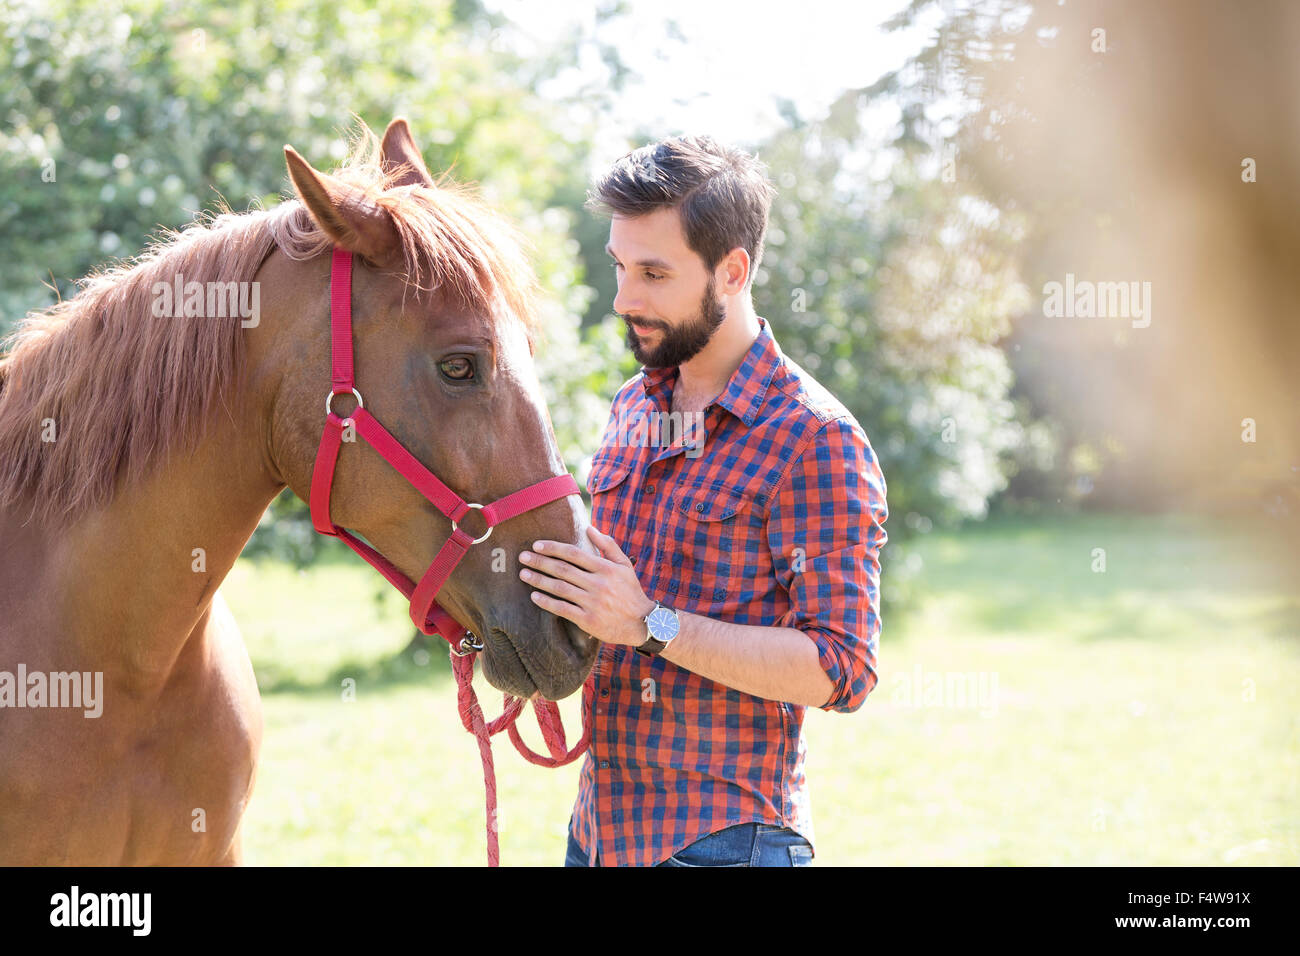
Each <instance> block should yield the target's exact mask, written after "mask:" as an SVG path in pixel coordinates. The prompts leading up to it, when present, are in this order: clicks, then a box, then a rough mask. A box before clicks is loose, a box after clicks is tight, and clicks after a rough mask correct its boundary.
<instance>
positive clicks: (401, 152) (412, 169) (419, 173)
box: [379, 116, 433, 186]
mask: <svg viewBox="0 0 1300 956" xmlns="http://www.w3.org/2000/svg"><path fill="white" fill-rule="evenodd" d="M379 164H380V166H382V167H383V170H384V172H385V173H387V174H389V175H391V174H393V173H397V178H396V179H395V180H393V185H394V186H432V185H433V177H432V176H430V175H429V170H428V167H426V166H425V165H424V157H423V156H421V155H420V148H419V147H418V146H416V145H415V139H414V137H412V136H411V127H410V124H408V123H407V122H406V117H404V116H399V117H397V119H395V120H393V121H392V122H391V123H389V124H388V129H387V130H385V131H384V141H383V143H382V144H381V145H380V147H379Z"/></svg>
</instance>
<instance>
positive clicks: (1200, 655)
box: [224, 517, 1300, 866]
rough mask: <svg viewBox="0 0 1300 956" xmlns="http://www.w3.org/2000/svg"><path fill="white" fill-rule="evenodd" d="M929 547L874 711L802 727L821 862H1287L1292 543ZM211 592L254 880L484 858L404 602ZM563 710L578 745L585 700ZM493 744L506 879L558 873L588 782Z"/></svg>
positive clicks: (1295, 734) (479, 787)
mask: <svg viewBox="0 0 1300 956" xmlns="http://www.w3.org/2000/svg"><path fill="white" fill-rule="evenodd" d="M1097 548H1103V549H1105V561H1106V569H1105V571H1104V572H1103V573H1098V572H1096V571H1094V570H1093V566H1094V564H1095V562H1096V558H1095V557H1094V549H1097ZM1288 549H1289V550H1288ZM921 553H922V557H923V560H924V566H923V570H922V572H921V574H922V586H921V589H920V590H921V593H922V594H923V595H924V596H925V603H924V604H923V606H922V607H920V608H919V609H918V610H917V611H916V612H914V613H912V614H910V615H908V616H906V617H904V618H900V619H898V620H891V619H889V618H887V619H886V620H885V624H884V631H883V634H882V639H881V652H880V660H879V665H880V674H881V677H880V684H879V685H878V686H877V688H876V689H875V691H874V692H873V693H872V695H871V696H870V697H869V698H868V700H867V703H866V704H865V705H864V706H863V707H862V709H861V710H859V711H858V712H857V713H855V714H828V713H824V712H822V711H816V710H813V711H810V712H809V715H808V719H807V723H806V727H807V734H808V748H809V758H808V759H809V767H808V775H809V780H810V782H811V786H812V801H813V814H814V818H815V821H816V826H817V846H818V854H817V861H818V863H819V864H889V865H897V864H932V863H938V864H1017V865H1023V864H1084V865H1095V864H1122V865H1198V864H1239V865H1260V864H1272V865H1278V864H1281V865H1296V864H1297V863H1300V832H1298V830H1300V721H1298V720H1297V716H1296V707H1295V702H1296V698H1297V694H1296V688H1297V686H1298V684H1300V680H1298V678H1300V596H1298V594H1297V592H1298V591H1300V588H1297V586H1296V581H1297V577H1296V575H1297V564H1296V552H1295V545H1294V543H1291V542H1288V540H1287V539H1286V537H1285V536H1284V535H1283V534H1282V533H1281V532H1280V531H1267V530H1265V531H1261V530H1259V529H1255V530H1250V529H1246V528H1243V527H1239V526H1236V525H1234V526H1233V527H1228V528H1225V527H1215V526H1214V525H1212V524H1211V523H1210V521H1209V520H1208V519H1176V518H1164V519H1161V518H1154V519H1153V518H1130V517H1104V518H1098V517H1083V518H1071V519H1052V520H1042V521H1035V522H1028V521H1025V522H1012V521H1000V522H996V523H990V524H986V525H983V526H974V527H972V528H969V529H966V530H963V531H960V532H954V533H949V534H935V535H931V536H930V537H929V538H928V539H927V540H925V542H924V544H923V547H922V549H921ZM888 575H889V565H888V552H886V563H885V579H884V580H885V587H886V588H887V587H888V581H889V577H888ZM224 593H225V594H226V597H227V600H228V601H229V602H230V604H231V607H232V608H233V610H234V612H235V615H236V617H237V618H238V619H239V621H240V624H241V626H242V627H243V631H244V636H245V639H246V641H247V643H248V647H249V650H250V653H251V655H252V658H253V664H254V666H255V668H256V670H257V674H258V679H259V682H260V684H261V686H262V690H263V698H264V706H265V711H266V735H265V740H264V744H263V750H262V759H261V765H260V769H259V778H258V783H257V788H256V791H255V793H254V797H253V801H252V804H251V806H250V808H249V811H248V815H247V818H246V825H245V850H246V857H247V861H248V862H249V863H252V864H272V865H275V864H292V863H306V864H316V863H329V864H337V863H378V864H430V863H432V864H468V865H481V864H482V863H483V861H484V842H483V826H484V810H483V784H482V776H481V771H480V766H479V759H478V753H477V748H476V747H475V745H474V742H473V738H472V737H470V736H469V735H468V734H467V733H465V732H464V731H463V729H462V728H461V727H460V725H459V723H458V721H457V718H456V707H455V688H454V685H453V683H452V680H451V675H450V670H449V668H448V666H447V662H446V660H445V656H444V655H442V654H440V653H439V654H435V655H434V657H433V659H432V660H429V661H427V662H424V663H423V664H421V663H418V662H413V661H411V660H410V659H408V658H407V657H404V656H403V655H401V653H400V651H401V649H402V648H403V647H405V645H406V643H407V641H408V640H409V638H410V635H411V627H410V624H409V621H408V620H407V618H406V612H405V607H404V604H403V602H402V601H401V598H400V596H399V595H398V594H397V592H396V591H393V590H392V589H391V588H389V587H388V585H387V584H386V583H385V582H384V581H383V580H382V579H381V578H380V577H379V576H378V575H377V574H375V573H374V572H373V571H371V570H370V568H369V567H367V566H366V565H365V564H363V563H362V562H361V561H360V560H359V559H356V558H352V557H351V556H347V557H345V558H342V559H339V560H331V561H329V562H327V563H325V564H323V565H320V566H318V567H316V568H314V569H312V570H311V571H308V572H306V573H300V572H295V571H293V570H292V569H290V568H288V567H286V566H284V565H281V564H276V563H254V562H251V561H247V560H241V561H240V562H239V563H238V564H237V565H236V567H235V569H234V571H233V572H232V574H231V576H230V577H229V579H228V580H227V582H226V585H225V587H224ZM345 677H352V678H354V679H355V681H356V699H355V701H352V702H348V701H344V700H343V695H342V681H343V679H344V678H345ZM479 693H480V697H481V698H482V699H483V700H484V703H485V705H486V706H487V709H488V711H489V714H490V715H495V713H496V712H497V711H498V710H499V696H498V695H497V694H496V693H495V692H494V691H492V690H491V689H490V688H488V687H487V685H486V684H485V683H484V682H482V679H481V678H480V685H479ZM561 710H562V711H563V713H564V716H565V724H566V726H567V727H569V728H571V729H572V732H574V733H576V732H577V728H578V727H579V726H580V722H579V718H578V712H577V697H576V695H575V697H573V698H570V699H569V700H567V701H565V702H563V703H562V704H561ZM525 736H526V737H527V738H528V739H529V740H531V741H532V742H533V743H534V746H535V747H538V748H540V741H539V735H538V734H537V731H536V727H535V725H534V724H532V723H531V721H530V723H529V724H528V725H527V727H526V728H525ZM498 740H499V743H498V744H497V745H496V750H495V752H496V755H497V765H498V782H499V787H500V797H501V811H500V818H501V853H502V860H503V862H504V863H505V864H507V865H543V866H546V865H558V864H560V863H561V862H562V860H563V856H564V846H565V828H566V824H567V822H568V818H569V813H570V810H571V809H572V804H573V798H574V795H575V792H576V787H577V772H578V767H579V764H578V763H575V764H573V765H571V766H569V767H566V768H563V769H560V770H546V769H543V768H540V767H534V766H531V765H529V764H526V763H525V762H524V761H523V760H522V759H521V758H520V757H519V756H518V755H517V754H516V753H515V752H514V749H513V748H512V747H511V746H510V744H509V742H508V741H507V740H506V739H505V738H504V735H503V736H502V737H500V738H498Z"/></svg>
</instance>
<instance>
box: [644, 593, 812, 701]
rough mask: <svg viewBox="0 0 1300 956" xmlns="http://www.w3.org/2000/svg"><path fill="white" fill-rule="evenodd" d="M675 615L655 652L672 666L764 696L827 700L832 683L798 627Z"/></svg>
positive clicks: (780, 698)
mask: <svg viewBox="0 0 1300 956" xmlns="http://www.w3.org/2000/svg"><path fill="white" fill-rule="evenodd" d="M651 604H652V605H653V602H651ZM647 613H648V612H647ZM677 616H678V618H679V619H680V621H681V629H680V630H679V631H678V632H677V636H676V637H674V638H673V639H672V640H671V641H669V642H668V646H667V647H665V648H664V649H663V652H662V653H661V654H660V656H661V657H663V658H665V659H667V660H670V661H672V662H673V663H674V664H676V665H677V666H678V667H684V668H686V669H687V670H688V671H691V672H692V673H694V674H699V675H700V676H701V677H707V678H708V679H709V680H712V681H717V682H718V683H719V684H724V685H726V686H727V687H733V688H735V689H736V690H738V691H741V692H743V693H746V694H753V695H754V696H755V697H762V698H765V699H766V700H783V701H787V702H789V703H791V704H802V705H804V706H805V707H821V706H822V705H824V704H826V703H828V702H829V701H830V699H831V693H832V691H833V690H834V687H833V686H832V684H831V682H830V679H829V678H828V677H827V676H826V672H825V671H824V670H822V667H821V663H820V662H819V661H818V659H817V645H815V644H813V643H812V642H811V641H809V640H808V638H807V637H806V636H805V635H804V634H803V632H802V631H796V630H794V629H793V628H789V627H754V626H751V625H748V624H732V623H729V622H727V621H715V620H714V619H713V618H709V617H703V616H701V615H699V614H690V613H688V612H686V611H678V612H677ZM643 637H644V635H643ZM642 643H644V639H643V640H642Z"/></svg>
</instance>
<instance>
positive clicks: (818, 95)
mask: <svg viewBox="0 0 1300 956" xmlns="http://www.w3.org/2000/svg"><path fill="white" fill-rule="evenodd" d="M487 4H488V6H489V7H491V8H492V9H495V10H497V11H499V12H501V13H503V14H504V15H505V16H506V17H508V18H509V19H510V20H511V21H512V22H513V23H514V24H516V26H517V27H518V28H519V29H520V30H522V31H523V32H525V33H526V34H528V35H530V36H533V37H536V39H537V40H538V42H539V43H541V44H545V43H546V42H547V40H551V39H555V38H558V37H560V36H562V35H563V34H564V33H565V32H566V30H567V29H572V27H573V25H574V24H576V23H585V24H588V25H590V24H593V23H594V21H595V10H596V8H597V6H598V0H570V2H567V3H564V4H558V3H538V2H536V0H531V2H530V0H487ZM903 5H904V0H856V2H846V0H795V2H790V0H781V2H775V0H747V2H722V0H654V2H646V0H630V3H629V7H630V12H628V13H627V14H626V15H624V16H622V17H619V18H617V19H616V20H614V21H612V22H611V23H607V24H605V25H604V26H603V27H602V28H601V31H602V32H601V36H602V38H603V39H604V41H605V42H606V43H609V44H612V45H614V46H615V47H616V48H617V49H618V51H619V53H620V55H621V56H622V58H623V61H624V63H626V64H627V65H628V66H629V67H630V68H631V69H632V70H633V72H634V73H635V74H636V75H637V76H638V77H639V78H640V79H639V81H637V82H635V83H634V84H633V86H632V87H631V88H630V89H629V90H628V91H627V92H626V94H625V95H624V96H623V98H622V102H621V104H620V116H621V123H620V125H621V126H622V128H619V129H611V130H608V131H607V132H606V136H607V137H608V138H607V139H606V138H602V142H600V143H598V144H597V153H599V154H601V155H598V156H593V160H595V161H596V162H606V161H609V160H612V159H614V158H616V157H617V156H619V155H621V154H622V153H623V152H625V151H626V146H625V145H624V143H625V141H626V137H628V136H629V135H631V134H632V133H634V132H635V131H636V130H637V128H638V127H641V128H645V129H647V130H648V131H649V132H650V133H651V134H652V135H655V136H667V135H673V134H676V133H683V132H692V133H709V134H712V135H713V136H715V137H717V138H718V139H721V140H724V141H728V142H733V143H735V144H737V145H747V144H748V145H752V144H753V143H755V142H756V141H758V140H759V139H762V138H764V137H766V136H767V135H768V134H770V133H772V132H774V131H775V130H776V129H777V128H779V126H780V125H781V118H780V114H779V113H778V112H777V109H776V105H775V103H776V99H777V98H778V97H784V98H786V99H789V100H792V101H794V103H795V104H796V105H797V107H798V110H799V114H800V116H802V117H804V118H805V119H816V118H820V117H821V116H822V115H823V114H824V112H825V110H826V108H827V107H828V106H829V105H830V104H831V102H832V101H833V100H834V99H835V98H836V96H838V95H839V94H840V93H842V92H843V91H844V90H846V89H850V88H853V87H860V86H866V85H868V84H870V83H872V82H874V81H875V80H877V79H879V78H880V76H881V74H883V73H885V72H886V71H888V70H891V69H896V68H897V67H899V66H901V65H902V63H903V62H904V61H905V60H906V58H907V57H908V56H909V55H911V54H912V53H913V52H915V51H916V50H917V49H919V48H920V46H921V45H922V43H923V41H924V39H925V32H924V28H923V29H917V30H912V31H897V32H894V33H887V32H885V31H884V30H882V29H880V24H881V23H883V22H884V21H885V20H887V19H888V18H889V17H891V16H892V15H893V14H894V13H895V12H896V11H897V10H899V9H901V8H902V6H903ZM669 21H673V22H675V23H676V25H677V27H678V28H679V29H680V37H681V38H677V39H675V38H674V35H673V32H672V31H671V30H670V28H669V27H668V23H669ZM927 26H928V24H927ZM682 38H684V39H682ZM606 154H607V155H606Z"/></svg>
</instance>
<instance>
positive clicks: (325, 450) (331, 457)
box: [311, 248, 591, 866]
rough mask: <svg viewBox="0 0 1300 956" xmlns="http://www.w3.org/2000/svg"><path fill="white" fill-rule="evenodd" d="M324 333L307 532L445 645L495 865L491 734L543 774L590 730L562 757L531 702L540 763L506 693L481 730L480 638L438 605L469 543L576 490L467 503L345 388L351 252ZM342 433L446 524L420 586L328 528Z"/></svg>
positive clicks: (341, 261)
mask: <svg viewBox="0 0 1300 956" xmlns="http://www.w3.org/2000/svg"><path fill="white" fill-rule="evenodd" d="M330 333H331V343H332V344H331V351H332V355H333V365H334V368H333V380H332V384H331V387H330V393H329V396H328V397H327V398H326V399H325V430H324V432H323V433H322V435H321V440H320V449H319V450H318V451H317V452H316V465H315V468H314V469H313V471H312V476H311V521H312V525H313V526H314V527H315V528H316V530H317V531H319V532H320V533H321V534H328V535H333V536H335V537H338V538H342V539H343V542H344V543H345V544H346V545H347V546H348V547H350V548H351V549H352V550H353V551H355V552H356V553H357V554H359V555H361V557H363V558H364V559H365V560H366V561H367V562H369V563H370V565H371V566H372V567H374V568H375V570H377V571H378V572H379V573H380V574H382V575H383V576H384V577H386V578H387V579H388V580H389V581H390V582H391V583H392V585H393V586H394V587H396V588H397V589H398V590H399V591H401V592H402V594H404V595H405V596H406V597H407V598H408V599H409V600H410V602H411V620H412V621H414V622H415V626H416V627H418V628H419V629H420V631H421V633H424V634H435V633H436V634H441V635H442V636H443V638H445V639H446V641H447V643H448V644H450V645H451V653H452V670H453V672H454V673H455V675H456V683H457V702H458V709H459V711H460V719H461V723H462V724H464V726H465V729H466V730H468V731H469V732H470V733H472V734H474V736H475V737H476V738H477V740H478V745H479V755H480V758H481V760H482V762H483V777H484V785H485V787H486V789H487V813H488V830H487V841H488V865H489V866H496V865H498V863H499V861H500V850H499V848H498V842H497V825H496V774H495V771H494V769H493V765H492V742H491V737H492V735H494V734H497V733H500V732H501V731H502V730H507V731H508V732H509V735H510V742H511V743H513V744H514V745H515V749H516V750H518V751H519V753H520V754H521V755H522V756H523V757H524V758H525V759H526V760H528V761H529V762H531V763H535V764H539V765H541V766H544V767H559V766H563V765H565V764H568V763H572V762H573V761H574V760H576V759H577V758H578V757H579V756H581V755H582V754H583V753H585V752H586V750H587V747H588V746H589V744H590V743H591V729H590V727H589V726H588V724H587V721H586V719H585V716H586V715H585V714H584V719H583V736H582V739H581V740H580V741H579V742H578V743H577V744H576V745H574V747H573V749H572V750H566V748H567V744H566V741H565V737H564V726H563V725H562V724H561V722H560V712H559V709H558V708H557V707H556V706H555V704H554V703H552V702H551V701H549V700H539V699H535V700H534V701H533V709H534V711H535V712H536V716H537V725H538V727H540V728H541V731H542V737H543V739H544V740H545V741H546V747H547V749H548V750H549V751H550V756H549V757H544V756H542V755H540V754H536V753H534V752H533V751H532V750H530V749H529V748H528V745H527V744H526V743H524V740H523V738H522V737H520V736H519V731H518V729H517V728H516V727H515V719H516V718H517V717H518V716H519V713H520V711H521V710H522V709H523V701H522V700H520V699H519V698H517V697H511V696H510V695H509V694H507V695H506V696H505V710H504V711H503V712H502V714H501V716H500V717H498V718H497V719H496V720H494V721H492V722H491V723H488V722H487V721H486V720H485V718H484V716H483V710H482V708H481V707H480V706H479V703H478V696H477V695H476V694H475V693H474V687H473V684H472V681H473V678H474V656H475V652H476V651H481V650H483V644H482V641H481V640H477V639H475V637H474V635H473V634H472V633H470V632H469V630H467V629H466V628H464V627H462V626H461V625H460V623H459V622H457V621H456V619H455V618H453V617H452V616H451V615H450V614H448V613H447V611H446V610H444V609H443V608H442V607H441V606H440V605H439V604H438V602H437V600H436V599H437V596H438V592H439V591H440V590H441V589H442V586H443V584H445V583H446V581H447V578H448V577H450V576H451V572H452V571H453V570H454V569H455V567H456V565H457V564H459V563H460V560H461V558H463V557H465V554H466V552H468V551H469V549H470V546H471V545H475V544H478V543H480V542H482V541H486V540H487V539H488V537H489V536H490V535H491V534H492V529H493V527H495V526H496V525H498V524H500V523H501V522H502V521H505V520H507V519H509V518H513V517H515V516H516V515H521V514H523V513H524V512H526V511H532V510H533V509H535V508H540V507H541V506H542V505H545V504H549V503H551V502H552V501H558V500H559V499H561V498H564V497H566V496H568V495H576V494H579V490H578V483H577V481H575V480H574V478H573V476H572V475H570V474H563V475H555V476H554V477H551V478H547V479H545V480H543V481H539V482H538V483H537V484H535V485H530V486H529V487H527V488H524V489H522V490H520V491H516V492H514V493H513V494H509V495H506V496H505V497H504V498H501V499H499V500H497V501H494V502H492V503H491V504H488V505H481V504H475V503H472V502H467V501H465V500H464V499H462V498H461V497H460V496H459V495H457V494H456V493H455V492H454V491H452V490H451V489H450V488H448V487H447V486H446V485H444V484H443V483H442V482H441V481H439V480H438V478H437V477H436V476H435V475H434V474H433V473H432V472H431V471H429V470H428V469H427V468H425V467H424V466H423V465H422V464H420V462H419V461H417V460H416V458H415V456H414V455H412V454H411V453H410V452H409V451H407V450H406V449H405V448H403V447H402V445H401V443H400V442H399V441H398V440H397V439H396V438H394V437H393V436H392V435H390V434H389V433H388V431H387V430H386V429H385V428H384V426H383V425H381V424H379V422H378V421H376V420H375V417H374V416H373V415H371V414H370V413H369V412H367V411H366V410H365V408H364V407H363V405H362V400H361V393H360V392H358V391H357V389H356V385H355V383H354V382H353V373H352V253H350V252H347V251H345V250H343V249H337V248H336V249H335V250H334V260H333V266H332V270H331V275H330ZM347 392H351V393H352V395H353V397H355V398H356V400H357V407H356V409H355V410H353V412H352V414H351V415H350V416H349V417H347V418H340V417H339V416H338V415H336V414H335V413H334V409H333V408H332V407H331V406H332V404H333V402H334V396H335V395H339V394H344V393H347ZM348 426H353V427H354V428H355V432H356V434H359V435H360V436H361V437H362V438H364V439H365V440H366V441H367V442H368V443H369V444H370V446H371V447H372V448H374V449H375V451H377V452H379V455H380V457H381V458H383V459H384V461H386V462H388V463H389V464H390V465H392V466H393V467H394V468H396V469H397V470H398V471H399V472H400V473H401V474H402V475H403V476H404V477H405V478H406V480H407V481H409V482H410V483H411V484H412V485H414V486H415V488H416V490H417V491H419V492H420V494H422V495H424V497H425V498H427V499H429V501H431V502H433V504H434V507H436V508H437V509H438V510H439V511H441V512H442V513H443V514H444V515H446V516H447V517H448V518H450V519H451V537H449V538H448V539H447V541H446V542H445V543H444V544H443V546H442V548H441V549H440V550H439V551H438V553H437V555H435V556H434V559H433V562H432V563H431V564H430V565H429V569H428V570H427V571H425V573H424V577H423V578H421V579H420V582H419V584H416V583H415V582H413V581H412V580H411V579H410V578H408V577H407V576H406V575H405V574H403V573H402V572H401V571H399V570H398V569H397V567H396V566H395V565H394V564H393V563H392V562H391V561H389V560H388V559H387V558H385V557H384V556H383V555H382V554H380V553H379V552H378V551H376V550H375V549H374V548H372V547H371V546H370V545H368V544H366V543H365V542H364V541H362V540H361V539H360V538H358V537H357V536H356V535H354V534H352V533H351V532H350V531H348V530H347V529H346V528H342V527H340V526H339V525H336V524H335V523H334V521H333V520H332V519H331V518H330V491H331V489H332V488H333V486H334V467H335V465H336V463H337V462H338V457H339V448H340V447H341V445H342V442H343V434H344V430H345V429H347V428H348ZM471 509H479V510H480V511H482V512H483V518H484V520H485V521H486V522H487V531H485V532H483V534H482V535H480V536H479V537H477V538H471V537H470V536H469V535H468V534H466V533H465V532H464V531H462V530H460V528H459V527H458V526H457V524H458V522H460V521H462V520H463V519H464V517H465V515H466V514H468V513H469V511H470V510H471Z"/></svg>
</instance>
